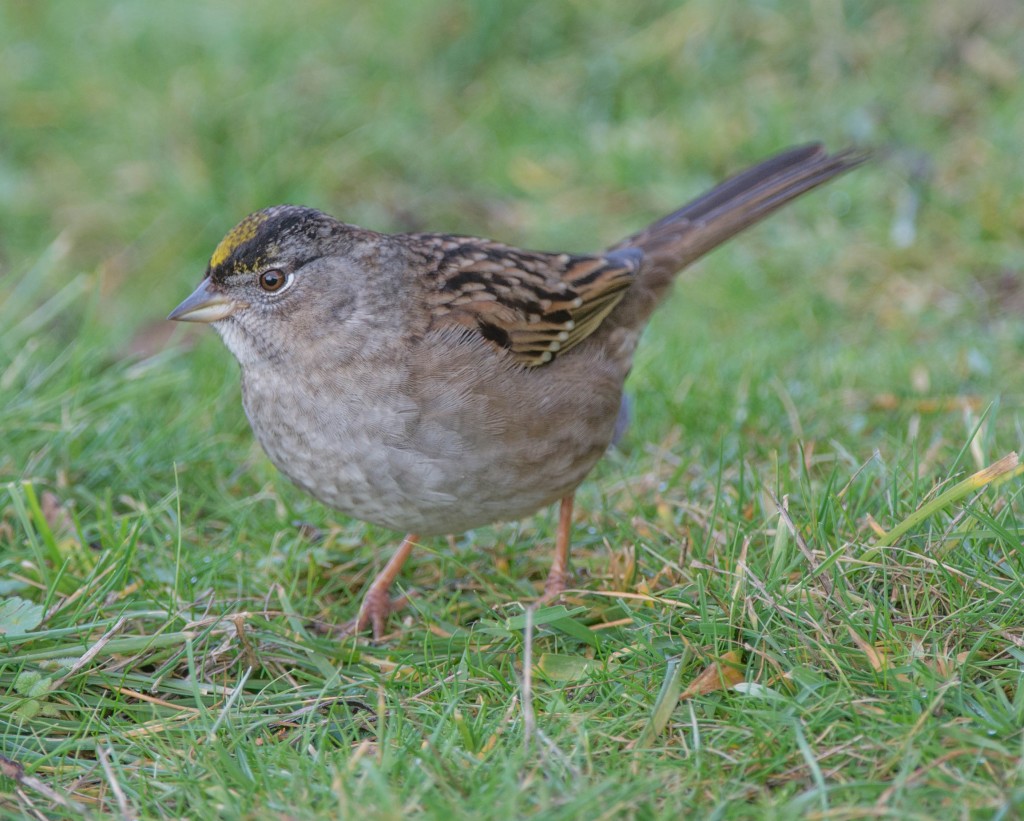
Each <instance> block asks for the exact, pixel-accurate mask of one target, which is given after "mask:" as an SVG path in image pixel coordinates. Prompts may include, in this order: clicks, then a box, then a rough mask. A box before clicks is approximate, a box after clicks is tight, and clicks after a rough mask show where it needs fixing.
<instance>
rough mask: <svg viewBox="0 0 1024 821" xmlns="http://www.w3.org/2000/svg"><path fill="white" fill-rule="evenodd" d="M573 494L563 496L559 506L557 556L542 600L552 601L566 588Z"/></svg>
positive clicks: (552, 563)
mask: <svg viewBox="0 0 1024 821" xmlns="http://www.w3.org/2000/svg"><path fill="white" fill-rule="evenodd" d="M572 500H573V494H572V493H570V494H569V495H568V496H565V497H563V498H562V501H561V503H560V504H559V507H558V534H557V535H556V536H555V556H554V559H552V561H551V570H550V571H549V572H548V580H547V581H546V582H545V583H544V595H543V596H542V597H541V601H550V600H551V599H554V598H556V597H557V596H559V595H561V594H562V592H563V591H564V590H565V579H566V576H567V574H568V570H569V541H570V536H571V535H572Z"/></svg>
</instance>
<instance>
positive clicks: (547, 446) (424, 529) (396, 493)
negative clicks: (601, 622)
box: [243, 380, 614, 536]
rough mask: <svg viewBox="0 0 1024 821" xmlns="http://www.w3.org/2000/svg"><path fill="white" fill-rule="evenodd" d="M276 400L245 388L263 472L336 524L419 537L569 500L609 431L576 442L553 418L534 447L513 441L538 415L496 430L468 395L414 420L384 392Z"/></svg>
mask: <svg viewBox="0 0 1024 821" xmlns="http://www.w3.org/2000/svg"><path fill="white" fill-rule="evenodd" d="M284 391H285V388H284V387H283V386H282V385H281V384H278V385H277V386H276V387H270V386H265V385H260V384H258V383H257V384H255V385H254V384H253V382H252V381H251V380H247V381H246V384H245V389H244V391H243V396H244V403H245V408H246V413H247V414H248V416H249V420H250V423H251V425H252V428H253V430H254V432H255V434H256V437H257V439H258V440H259V442H260V444H261V445H262V446H263V449H264V451H265V452H266V453H267V456H268V457H269V458H270V460H271V461H272V462H273V463H274V465H275V466H276V467H277V468H278V469H279V470H281V472H282V473H284V474H285V475H286V476H287V477H288V478H289V479H290V480H291V481H292V482H294V483H295V484H296V485H298V486H299V487H301V488H302V489H303V490H305V491H307V492H308V493H309V494H311V495H312V496H314V497H315V498H316V499H318V500H319V501H321V502H323V503H324V504H326V505H329V506H330V507H333V508H335V509H337V510H339V511H341V512H342V513H345V514H346V515H349V516H352V517H354V518H357V519H361V520H363V521H367V522H372V523H374V524H378V525H381V526H384V527H389V528H392V529H394V530H398V531H404V532H410V533H417V534H420V535H424V536H427V535H436V534H444V533H460V532H462V531H465V530H469V529H471V528H475V527H481V526H483V525H487V524H491V523H494V522H498V521H509V520H515V519H521V518H524V517H526V516H529V515H530V514H532V513H533V512H535V511H536V510H538V509H539V508H541V507H543V506H545V505H548V504H550V503H552V502H554V501H556V500H558V499H559V498H561V497H562V496H564V495H566V494H567V493H571V492H572V491H573V490H574V489H575V488H576V486H577V485H578V484H579V483H580V482H581V481H582V480H583V478H584V477H585V476H586V475H587V473H589V472H590V470H591V469H592V467H593V466H594V463H595V462H597V460H598V459H599V458H600V457H601V455H602V454H603V453H604V451H605V449H606V448H607V445H608V442H609V440H610V438H611V433H612V427H613V424H614V416H612V417H611V418H610V419H609V423H608V424H607V425H606V426H603V427H604V428H606V429H602V426H596V427H594V426H590V427H591V428H593V429H592V430H589V431H588V433H587V435H586V436H582V435H581V433H580V431H579V429H576V428H572V427H569V426H567V425H566V424H565V419H564V413H559V414H558V417H559V418H554V417H553V418H552V419H551V420H550V422H549V423H548V424H545V425H544V427H545V435H544V438H543V441H540V440H539V439H538V438H537V437H536V436H529V435H520V434H517V433H516V432H515V431H516V429H517V428H522V429H524V430H525V429H528V428H530V426H536V425H537V424H538V423H540V424H543V420H542V419H541V418H540V416H541V415H542V414H543V410H542V409H539V408H523V409H521V410H522V412H523V414H524V416H523V419H522V420H518V419H516V418H510V419H504V420H502V424H501V425H500V426H495V425H494V420H493V418H491V417H487V416H486V415H482V414H481V413H480V412H479V406H478V405H477V404H476V403H475V402H474V400H472V398H470V399H469V400H468V401H467V402H466V403H465V404H463V405H460V404H459V403H455V404H454V405H453V406H451V407H446V408H445V409H444V412H439V411H436V410H429V409H428V410H427V411H426V412H425V411H424V408H423V407H422V403H421V402H419V403H413V402H411V401H409V400H403V398H402V396H401V394H398V393H394V392H392V393H389V394H387V396H386V400H385V401H383V402H380V403H376V404H374V403H371V402H368V401H367V399H366V397H365V396H363V397H361V398H359V400H358V401H356V400H353V401H343V402H340V403H339V402H338V401H337V396H335V399H334V401H333V402H332V404H331V406H330V407H322V406H321V405H320V403H318V402H317V401H316V398H315V397H314V396H311V395H309V394H304V393H303V392H301V390H299V389H298V388H296V386H295V385H294V384H293V385H290V386H288V388H287V393H288V396H290V399H289V400H288V401H285V402H282V395H283V392H284ZM271 396H272V397H274V404H275V406H276V408H277V410H278V412H277V413H275V414H273V415H272V421H271V423H270V424H268V423H267V417H268V415H267V414H265V413H262V412H261V410H260V409H261V406H263V403H264V402H265V401H266V400H268V399H269V397H271ZM283 406H287V408H288V412H283ZM515 413H518V411H515ZM527 422H528V423H529V424H527Z"/></svg>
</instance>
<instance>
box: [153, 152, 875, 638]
mask: <svg viewBox="0 0 1024 821" xmlns="http://www.w3.org/2000/svg"><path fill="white" fill-rule="evenodd" d="M866 157H867V155H866V153H865V152H862V151H859V150H856V149H845V150H843V151H840V152H837V153H829V152H828V151H827V150H826V149H825V147H824V146H823V145H821V144H819V143H812V144H807V145H801V146H796V147H793V148H790V149H788V150H785V151H782V152H781V153H778V154H776V155H774V156H772V157H770V158H768V159H766V160H764V161H762V162H760V163H758V164H756V165H754V166H752V167H750V168H748V169H747V170H745V171H742V172H740V173H738V174H736V175H735V176H732V177H731V178H729V179H727V180H725V181H724V182H722V183H720V184H719V185H717V186H715V187H714V188H712V189H711V190H710V191H708V192H707V193H705V194H703V195H702V196H700V197H698V198H697V199H695V200H693V201H692V202H689V203H688V204H686V205H684V206H683V207H681V208H679V209H678V210H677V211H674V212H672V213H670V214H668V215H667V216H665V217H662V218H661V219H659V220H657V221H656V222H654V223H652V224H651V225H649V226H647V227H646V228H644V229H642V230H640V231H638V232H637V233H634V234H631V235H630V236H628V237H626V238H625V239H623V240H621V241H620V242H618V243H616V244H614V245H612V246H610V247H609V248H608V249H607V250H605V251H602V252H600V253H596V254H574V253H556V252H538V251H529V250H524V249H521V248H516V247H513V246H510V245H506V244H502V243H500V242H495V241H492V240H488V239H482V238H479V237H472V236H461V235H458V234H443V233H397V234H387V233H379V232H376V231H371V230H367V229H363V228H359V227H357V226H354V225H349V224H346V223H344V222H341V221H339V220H337V219H335V218H334V217H332V216H329V215H328V214H326V213H324V212H322V211H319V210H316V209H314V208H309V207H304V206H296V205H275V206H272V207H269V208H264V209H262V210H260V211H256V212H254V213H252V214H250V215H249V216H247V217H245V218H244V219H243V220H242V221H241V222H240V223H238V224H237V225H236V226H235V227H234V228H232V229H231V230H230V231H229V232H228V233H227V235H226V236H225V237H224V238H223V240H222V241H221V242H220V243H219V244H218V245H217V247H216V248H215V250H214V251H213V254H212V256H211V257H210V260H209V264H208V265H207V268H206V271H205V274H204V276H203V278H202V280H201V281H200V283H199V285H198V287H197V288H196V289H195V290H194V292H193V293H192V294H191V295H190V296H189V297H188V298H186V299H185V300H184V301H183V302H182V303H181V304H180V305H178V306H177V307H176V308H175V309H174V310H173V311H172V312H171V313H170V315H169V316H168V319H171V320H178V321H186V322H200V323H208V324H210V325H212V327H213V328H214V330H216V331H217V333H218V334H219V335H220V337H221V339H222V340H223V342H224V344H225V345H226V346H227V348H228V350H229V351H230V352H231V353H232V354H233V355H234V357H235V358H236V359H237V361H238V364H239V366H240V371H241V382H242V400H243V406H244V408H245V412H246V415H247V416H248V419H249V422H250V425H251V427H252V430H253V432H254V433H255V436H256V438H257V439H258V441H259V443H260V445H261V446H262V448H263V450H264V451H265V452H266V454H267V456H268V457H269V458H270V461H271V462H272V463H273V464H274V465H275V466H276V467H277V468H278V469H279V470H280V471H281V472H282V473H283V474H284V475H285V476H286V477H287V478H288V479H289V480H291V481H292V482H293V483H294V484H296V485H298V487H300V488H302V489H303V490H304V491H306V492H307V493H309V494H310V495H312V496H313V497H315V498H316V499H318V500H319V501H320V502H322V503H324V504H325V505H327V506H329V507H331V508H334V509H336V510H338V511H340V512H342V513H343V514H345V515H347V516H350V517H353V518H355V519H359V520H362V521H365V522H370V523H373V524H376V525H380V526H383V527H386V528H390V529H392V530H395V531H398V532H400V533H404V534H406V535H405V537H404V538H403V539H402V541H401V543H400V545H399V547H398V549H397V550H396V552H395V553H394V554H393V555H392V557H391V558H390V559H389V561H388V562H387V563H386V565H385V567H384V568H383V569H382V570H381V571H380V573H379V574H378V575H377V576H376V578H375V579H374V580H373V582H372V583H371V584H370V586H369V587H368V588H367V590H366V592H365V594H364V596H363V600H362V603H361V605H360V608H359V611H358V615H357V617H356V618H355V619H354V620H353V622H352V623H351V624H350V625H349V629H350V631H356V632H362V631H364V630H365V629H366V628H367V627H370V628H372V631H373V636H374V638H375V639H379V638H380V637H381V636H382V635H383V634H384V630H385V627H386V623H387V619H388V617H389V616H390V614H391V613H392V612H393V610H394V609H395V608H396V607H397V606H398V603H397V601H396V602H392V600H391V598H390V593H389V591H390V588H391V586H392V584H393V583H394V581H395V579H396V578H397V576H398V574H399V572H400V570H401V568H402V566H403V564H404V563H405V561H406V560H407V559H408V557H409V555H410V552H411V551H412V550H413V547H414V546H415V545H416V544H417V543H418V541H419V540H420V539H422V538H424V537H428V536H437V535H445V534H457V533H462V532H464V531H467V530H470V529H473V528H476V527H481V526H484V525H489V524H492V523H496V522H502V521H512V520H519V519H522V518H525V517H527V516H530V515H532V514H533V513H534V512H536V511H537V510H539V509H541V508H544V507H546V506H548V505H551V504H553V503H555V502H558V503H559V516H558V526H557V531H556V538H555V549H554V555H553V559H552V563H551V568H550V572H549V573H548V576H547V580H546V582H545V586H544V594H543V595H542V597H541V599H542V600H543V601H550V600H553V599H554V598H555V597H557V596H559V595H560V594H561V593H562V592H563V591H564V590H565V587H566V582H567V572H568V561H569V547H570V537H571V529H572V515H573V499H574V494H575V491H576V489H577V487H578V486H579V485H580V483H581V482H582V481H583V480H584V478H585V477H586V476H587V474H588V473H590V471H591V469H592V468H593V467H594V465H595V463H596V462H597V461H598V460H599V459H600V458H601V457H602V455H603V454H604V453H605V452H606V450H607V449H608V447H609V443H610V442H611V440H612V438H613V435H614V433H615V430H616V427H617V426H618V427H620V428H621V424H622V418H623V409H624V404H623V403H624V399H623V396H624V395H623V385H624V382H625V380H626V377H627V376H628V374H629V372H630V368H631V366H632V361H633V355H634V351H635V350H636V347H637V342H638V339H639V337H640V333H641V331H642V330H643V328H644V326H645V325H646V323H647V321H648V319H649V317H650V316H651V313H652V312H653V311H654V309H655V308H656V307H657V306H658V304H659V303H660V302H662V301H663V300H664V298H665V295H666V293H667V292H668V290H669V288H670V286H671V285H672V282H673V280H674V278H675V275H676V274H677V273H678V272H679V271H680V270H682V269H683V268H686V267H687V266H688V265H690V264H691V263H693V262H694V261H696V260H697V259H699V258H700V257H702V256H703V255H705V254H707V253H708V252H709V251H711V250H712V249H713V248H715V247H717V246H718V245H720V244H722V243H723V242H725V241H726V240H727V239H729V238H730V237H732V236H734V235H735V234H737V233H738V232H740V231H742V230H743V229H745V228H747V227H748V226H750V225H753V224H754V223H756V222H758V221H760V220H761V219H763V218H764V217H766V216H768V215H769V214H771V213H772V212H774V211H776V210H777V209H779V208H781V207H782V206H783V205H785V204H786V203H788V202H790V201H792V200H794V199H796V198H797V197H799V196H800V195H802V194H804V193H806V192H808V191H810V190H811V189H813V188H816V187H818V186H820V185H822V184H823V183H826V182H828V181H829V180H832V179H833V178H835V177H836V176H838V175H840V174H842V173H844V172H846V171H848V170H850V169H852V168H854V167H856V166H857V165H860V164H861V163H862V162H864V160H865V159H866Z"/></svg>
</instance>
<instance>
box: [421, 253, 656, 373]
mask: <svg viewBox="0 0 1024 821" xmlns="http://www.w3.org/2000/svg"><path fill="white" fill-rule="evenodd" d="M417 240H418V241H420V242H427V243H430V244H431V245H432V246H433V248H432V250H433V252H434V254H433V256H434V262H435V265H436V267H435V268H434V269H433V270H432V272H431V279H432V280H433V284H434V286H435V287H434V288H433V289H431V290H430V291H429V292H428V299H429V301H430V307H431V315H432V327H443V326H444V325H448V324H456V325H460V326H462V327H464V328H469V329H471V330H474V331H476V332H477V333H479V334H480V335H481V336H482V337H483V338H484V339H486V340H487V341H489V342H490V343H491V344H492V345H494V346H496V347H498V348H504V349H506V350H508V351H509V353H511V354H512V356H513V357H515V358H516V360H518V361H519V362H520V363H521V364H523V365H527V366H530V367H536V366H538V365H543V364H545V363H546V362H550V361H551V360H552V359H553V358H554V357H555V356H557V355H558V354H560V353H563V352H565V351H567V350H569V349H570V348H572V347H573V346H574V345H578V344H579V343H580V342H582V341H583V340H584V339H586V338H587V337H588V336H589V335H590V334H592V333H593V332H594V331H595V330H596V329H597V328H598V326H599V325H600V324H601V321H602V320H603V319H604V318H605V317H606V316H608V314H609V313H610V312H611V310H612V309H613V308H614V307H615V306H616V305H617V304H618V303H619V301H620V300H621V299H622V297H623V295H624V293H625V290H626V288H628V287H629V286H630V285H631V284H632V283H633V280H634V279H635V277H636V275H637V273H638V271H639V269H640V260H641V258H642V256H643V254H642V252H641V251H640V250H639V249H635V248H627V249H622V250H618V251H612V252H610V253H608V254H604V255H602V256H593V257H590V256H574V255H572V254H544V253H536V252H529V251H520V250H518V249H515V248H509V247H508V246H506V245H501V244H499V243H494V242H489V241H486V240H478V239H473V238H471V237H452V236H442V235H419V236H418V237H417Z"/></svg>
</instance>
